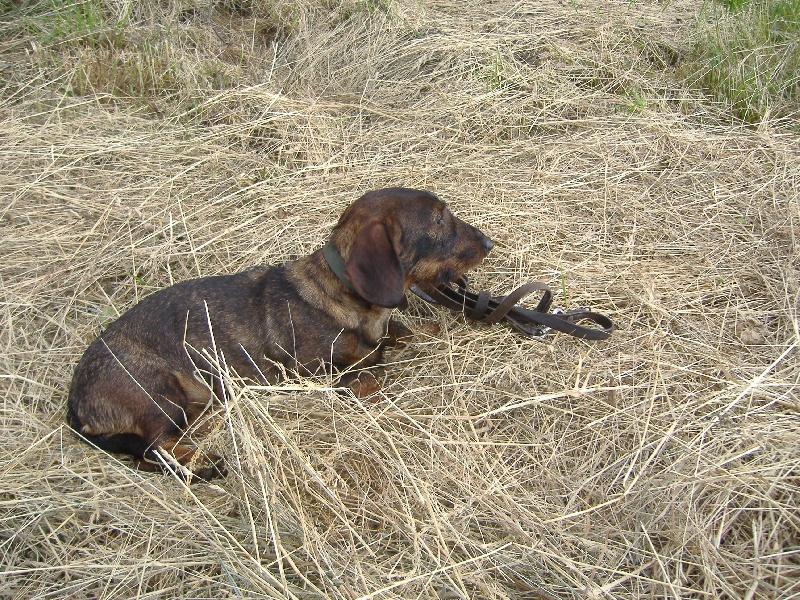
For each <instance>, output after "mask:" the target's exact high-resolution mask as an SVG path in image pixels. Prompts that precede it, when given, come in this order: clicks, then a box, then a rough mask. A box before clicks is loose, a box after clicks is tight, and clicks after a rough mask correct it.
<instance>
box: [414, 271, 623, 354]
mask: <svg viewBox="0 0 800 600" xmlns="http://www.w3.org/2000/svg"><path fill="white" fill-rule="evenodd" d="M454 283H455V284H456V285H455V286H453V284H446V285H442V286H439V287H438V288H436V289H431V290H422V289H420V288H419V287H418V286H416V285H412V286H411V287H410V289H411V291H412V292H414V293H415V294H416V295H417V296H419V297H420V298H422V299H423V300H425V301H426V302H430V303H431V304H440V305H442V306H445V307H447V308H450V309H452V310H455V311H458V312H463V313H464V314H465V315H466V316H467V317H468V318H470V319H473V320H476V321H483V322H485V323H487V324H490V325H491V324H494V323H499V322H500V321H506V322H507V323H508V324H509V325H510V326H511V327H513V328H514V329H516V330H517V331H519V332H520V333H522V334H523V335H524V336H526V337H530V338H534V339H543V338H544V337H545V336H546V335H547V333H548V332H549V331H551V330H555V331H560V332H562V333H568V334H569V335H572V336H575V337H579V338H583V339H585V340H604V339H606V338H607V337H608V336H610V335H611V332H612V331H614V323H613V321H612V320H611V319H609V318H608V317H607V316H605V315H602V314H600V313H596V312H593V311H591V310H589V309H588V308H579V309H577V310H570V311H564V310H561V309H557V308H556V309H554V310H553V312H548V311H549V310H550V304H551V303H552V301H553V292H552V291H551V290H550V288H549V287H548V286H547V285H546V284H544V283H541V282H538V281H534V282H531V283H526V284H525V285H522V286H520V287H518V288H517V289H515V290H514V291H513V292H511V293H510V294H508V295H507V296H492V295H491V294H490V293H489V292H487V291H481V292H477V293H475V292H473V291H471V290H470V289H469V284H468V282H467V279H466V277H461V278H460V279H458V280H457V281H455V282H454ZM537 291H538V292H542V298H541V300H539V304H538V305H537V306H536V308H535V309H533V310H530V309H527V308H522V307H521V306H518V305H517V302H519V300H521V299H522V298H524V297H525V296H527V295H529V294H531V293H533V292H537ZM578 321H589V322H592V323H594V324H595V325H598V326H599V328H596V327H587V326H586V325H579V324H578Z"/></svg>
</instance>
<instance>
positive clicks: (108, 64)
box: [0, 0, 800, 600]
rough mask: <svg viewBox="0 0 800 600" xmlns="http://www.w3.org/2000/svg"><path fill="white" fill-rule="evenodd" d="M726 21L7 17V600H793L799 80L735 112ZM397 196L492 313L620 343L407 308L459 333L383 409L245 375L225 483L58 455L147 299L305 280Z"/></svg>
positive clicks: (132, 14)
mask: <svg viewBox="0 0 800 600" xmlns="http://www.w3.org/2000/svg"><path fill="white" fill-rule="evenodd" d="M785 4H787V5H788V6H789V8H790V9H791V8H792V7H793V6H794V5H795V4H794V3H792V2H787V3H785ZM712 8H713V10H712ZM722 8H724V7H718V6H715V7H712V6H711V5H708V4H702V5H701V4H700V3H696V2H691V1H689V0H677V1H673V2H669V3H660V2H651V1H642V2H602V3H598V2H590V1H588V0H571V1H569V2H560V1H557V0H543V1H542V2H535V3H534V2H515V1H512V0H496V1H490V2H455V1H453V0H343V1H339V0H301V1H299V2H289V1H288V0H274V1H268V0H250V1H248V0H239V1H236V0H227V1H221V2H201V1H199V0H197V1H196V2H193V1H192V0H162V1H160V2H156V1H155V0H144V1H142V2H130V1H127V0H85V1H79V2H71V1H55V0H54V1H49V2H30V1H28V2H25V1H22V2H1V3H0V15H1V17H0V167H1V168H0V256H2V262H1V263H0V392H1V393H2V407H1V408H2V411H1V412H0V423H1V424H2V427H3V431H4V437H3V440H4V443H3V444H2V449H0V507H1V508H0V572H2V576H0V597H3V598H120V597H141V598H207V597H214V598H345V599H353V598H376V599H380V598H429V599H456V598H481V599H533V600H551V599H561V598H567V599H572V598H574V599H579V598H580V599H584V598H586V599H611V598H614V599H616V598H621V599H628V598H630V599H632V598H704V599H709V600H710V599H716V598H723V599H724V598H731V599H742V600H751V599H764V600H767V599H770V600H776V599H783V600H788V599H790V598H797V597H800V512H799V511H798V500H799V499H800V400H798V382H799V379H800V368H798V366H799V365H798V362H799V356H798V354H799V353H798V341H799V340H800V334H799V333H798V299H799V296H798V295H799V294H800V249H799V247H798V243H800V241H799V240H798V235H800V222H799V219H800V200H799V199H800V144H798V130H797V126H796V122H797V117H798V112H797V89H798V88H797V79H796V70H792V69H789V70H784V71H779V70H774V73H775V74H774V76H773V78H772V80H771V81H773V82H775V83H776V84H778V85H776V86H775V87H774V89H767V88H766V87H764V86H760V84H756V89H757V90H761V91H762V92H763V93H758V94H756V96H749V98H751V100H744V102H749V104H747V105H746V106H749V107H750V109H749V112H748V111H744V112H743V111H742V106H743V105H742V104H741V102H740V100H741V98H740V97H739V96H736V95H735V94H734V93H733V92H731V91H730V90H728V91H726V89H727V88H724V87H720V86H719V85H717V83H716V82H719V81H722V79H725V77H726V76H724V75H719V73H718V72H717V71H714V72H713V73H712V70H711V67H708V68H705V67H703V65H704V64H709V65H710V64H712V63H704V62H703V61H707V60H709V59H708V57H709V56H717V57H724V56H729V55H730V54H731V52H732V51H731V52H728V51H726V50H724V49H721V48H723V46H722V45H721V44H718V45H716V46H714V47H713V48H712V47H711V44H710V43H709V41H708V40H709V38H708V37H706V36H707V33H708V32H709V31H716V32H722V31H735V29H736V28H735V27H733V26H732V24H733V23H735V21H732V19H735V18H737V17H736V14H738V13H736V10H740V11H746V10H748V9H747V6H745V7H744V8H741V7H739V6H738V5H737V6H735V7H731V8H730V9H725V10H728V11H729V12H727V13H718V12H717V11H718V10H720V9H722ZM733 9H736V10H733ZM787 10H788V9H787ZM795 14H796V13H795ZM781 23H784V24H785V23H791V20H786V19H784V21H781ZM729 25H730V27H729ZM776 27H778V28H779V29H778V33H779V34H780V35H781V36H783V37H781V38H780V39H779V40H778V41H775V39H778V38H775V39H773V42H775V44H774V46H773V48H774V49H777V50H778V51H780V52H787V53H785V54H780V56H782V57H784V58H780V57H779V58H777V59H776V60H777V62H776V63H775V64H777V65H783V66H786V64H787V63H790V61H791V60H793V59H792V57H793V56H796V54H792V52H795V53H796V51H797V36H796V33H797V31H796V29H791V27H788V26H784V25H780V26H776ZM780 27H784V29H780ZM787 27H788V29H787ZM787 32H788V33H787ZM776 35H778V34H776ZM715 39H716V40H720V39H721V37H719V36H717V37H716V38H715ZM781 40H783V41H781ZM792 44H794V46H792ZM726 47H727V46H726ZM726 52H728V54H725V53H726ZM746 54H747V56H753V55H754V53H752V52H749V53H746ZM773 56H775V55H773ZM765 60H766V59H765ZM712 62H713V61H712ZM714 64H715V65H717V66H719V65H720V64H721V62H720V61H717V62H716V63H714ZM741 64H743V63H741V62H737V63H736V65H741ZM759 64H766V62H765V61H761V62H759ZM735 70H736V69H734V71H735ZM704 74H705V75H709V77H710V79H706V78H704V77H703V75H704ZM793 78H794V79H793ZM792 85H794V87H792ZM759 86H760V87H759ZM734 87H736V86H734ZM736 89H738V88H736ZM392 185H404V186H408V187H419V188H425V189H429V190H432V191H435V192H436V193H437V194H439V195H440V196H441V197H442V198H443V199H444V200H446V201H447V202H448V203H449V204H450V206H451V208H452V210H453V212H454V213H455V214H456V215H457V216H459V217H461V218H463V219H465V220H467V221H469V222H471V223H473V224H474V225H476V226H478V227H480V228H481V229H482V230H483V231H485V232H486V233H487V234H489V235H490V236H491V237H492V238H493V239H494V240H495V241H496V243H497V245H496V247H495V249H494V250H493V251H492V253H491V254H490V256H489V258H488V259H487V261H486V262H485V263H484V264H483V266H482V267H480V268H479V269H478V270H476V271H475V273H474V274H473V275H472V277H471V280H472V281H473V282H474V283H475V284H476V285H477V286H478V287H483V288H489V289H491V290H493V291H495V292H496V293H498V294H499V293H502V292H505V291H507V290H510V289H512V288H514V287H516V286H518V285H520V284H522V283H524V282H527V281H533V280H542V281H546V282H548V283H549V284H550V285H551V287H552V288H553V289H554V290H558V294H557V296H558V297H557V300H556V303H557V304H559V305H561V306H564V307H566V308H573V307H578V306H582V305H591V306H592V307H593V308H594V309H595V310H598V311H600V312H603V313H606V314H609V315H611V316H612V317H613V318H614V320H615V322H616V323H617V326H618V329H617V331H616V332H615V333H614V334H613V336H612V337H611V338H610V339H609V340H607V341H603V342H585V341H581V340H577V339H574V338H570V337H568V336H564V335H553V336H552V337H550V338H549V339H548V340H547V341H546V342H537V341H533V340H527V339H524V338H522V337H520V336H518V335H516V334H515V333H513V332H512V331H511V330H509V329H507V328H505V327H504V326H501V325H498V326H492V327H488V326H483V325H476V324H474V323H471V322H469V321H466V320H465V319H464V318H463V317H461V316H459V315H458V314H456V313H453V312H450V311H447V310H440V309H437V308H436V307H432V306H430V305H427V304H424V303H422V302H421V301H418V300H416V299H415V298H411V300H410V302H411V306H410V309H409V310H408V311H407V312H405V313H402V314H401V315H400V319H401V320H402V321H403V322H404V323H406V324H407V325H409V326H410V327H411V328H412V329H413V328H414V327H418V326H419V325H421V324H424V323H429V322H436V323H439V324H440V326H441V333H440V334H438V335H436V336H433V337H431V336H424V335H423V336H419V337H417V338H416V339H415V341H414V342H413V343H412V344H411V345H409V346H408V347H406V348H404V349H402V350H400V351H397V352H394V353H392V354H391V355H390V356H389V360H388V364H387V365H386V368H385V370H384V371H383V372H382V374H379V377H382V378H383V377H385V381H384V389H383V391H382V393H381V394H380V396H379V397H378V398H376V399H374V400H371V401H359V400H357V399H355V398H353V397H352V396H347V395H343V394H339V393H336V392H335V391H333V390H332V389H331V382H329V381H325V380H322V379H291V380H289V381H287V382H286V384H285V385H281V386H276V387H274V388H263V387H261V388H253V387H247V386H245V385H243V384H242V383H241V382H239V381H236V380H233V379H230V378H229V380H228V381H227V390H228V392H229V401H228V403H227V405H225V406H224V407H220V408H218V409H217V412H218V414H219V416H220V417H221V418H219V419H218V421H217V422H218V423H219V426H218V427H217V428H216V429H215V430H214V431H213V433H212V435H211V436H209V437H208V438H203V439H198V440H197V442H198V443H199V444H201V445H202V446H203V447H204V448H211V449H213V450H214V451H216V452H218V453H220V454H222V455H223V456H224V457H225V458H226V461H227V465H228V468H229V474H228V476H227V477H226V478H225V479H221V480H218V481H217V482H215V483H214V484H210V485H204V484H193V485H191V486H188V487H187V486H186V485H185V484H184V483H182V481H181V480H180V479H178V478H177V477H173V476H171V475H169V474H164V475H159V474H156V475H154V474H146V473H140V472H137V471H134V470H132V468H131V462H130V461H129V459H128V458H126V457H123V456H110V455H106V454H103V453H101V452H100V451H98V450H96V449H93V448H91V447H89V446H88V445H86V444H83V443H81V442H80V441H78V440H77V439H76V438H75V437H74V435H72V433H71V432H70V431H69V430H68V429H67V428H66V426H65V424H64V407H65V403H66V397H67V390H68V386H69V382H70V377H71V374H72V370H73V368H74V365H75V363H76V362H77V360H78V358H79V357H80V355H81V354H82V352H83V351H84V349H85V348H86V346H87V344H88V343H89V342H90V341H91V340H92V339H93V338H94V336H96V335H97V334H98V333H99V332H100V331H101V330H102V328H103V327H104V326H105V325H107V324H108V323H109V322H110V321H111V320H113V319H114V318H115V317H116V316H118V315H119V314H121V313H122V312H124V311H125V310H126V309H127V308H129V307H130V306H132V305H133V304H134V303H135V302H136V301H137V300H138V299H140V298H142V297H144V296H146V295H148V294H150V293H152V292H154V291H155V290H158V289H161V288H163V287H165V286H167V285H169V284H171V283H173V282H177V281H181V280H184V279H188V278H191V277H196V276H200V275H211V274H220V273H228V272H232V271H236V270H240V269H244V268H246V267H248V266H250V265H254V264H260V263H279V262H282V261H285V260H289V259H292V258H294V257H297V256H301V255H303V254H306V253H309V252H311V251H313V250H315V249H317V248H319V247H320V246H321V245H322V244H323V243H324V241H325V239H326V236H327V234H328V232H329V231H330V228H331V227H332V226H333V225H334V224H335V222H336V219H337V218H338V215H339V214H340V213H341V211H342V210H343V209H344V207H345V206H347V205H348V204H349V203H350V202H352V201H353V200H354V199H355V198H357V197H358V196H360V195H361V194H362V193H363V192H365V191H367V190H370V189H374V188H379V187H386V186H392Z"/></svg>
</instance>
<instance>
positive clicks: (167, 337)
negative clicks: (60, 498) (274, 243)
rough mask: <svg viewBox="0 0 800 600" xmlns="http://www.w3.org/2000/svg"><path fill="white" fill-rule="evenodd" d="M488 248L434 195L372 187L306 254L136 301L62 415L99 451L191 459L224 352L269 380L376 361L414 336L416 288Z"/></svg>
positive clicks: (244, 372)
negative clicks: (186, 436)
mask: <svg viewBox="0 0 800 600" xmlns="http://www.w3.org/2000/svg"><path fill="white" fill-rule="evenodd" d="M493 245H494V244H493V242H492V241H491V240H490V239H489V238H488V237H486V236H485V235H483V234H482V233H481V232H480V231H478V230H477V229H475V228H474V227H472V226H470V225H467V224H466V223H464V222H463V221H461V220H459V219H457V218H456V217H454V216H453V215H452V214H451V213H450V212H449V211H448V210H447V208H446V206H445V204H444V202H442V201H441V200H439V199H438V198H437V197H436V196H434V195H433V194H431V193H429V192H424V191H420V190H410V189H404V188H390V189H384V190H378V191H374V192H370V193H368V194H365V195H364V196H362V197H361V198H360V199H358V200H357V201H356V202H354V203H353V204H352V205H351V206H350V207H349V208H348V209H347V210H346V211H345V212H344V214H343V215H342V217H341V219H340V220H339V223H338V224H337V225H336V227H335V228H334V230H333V233H332V235H331V238H330V240H329V242H328V244H327V245H326V247H325V248H324V249H322V250H318V251H316V252H314V253H313V254H311V255H310V256H306V257H304V258H301V259H299V260H296V261H294V262H290V263H288V264H286V265H284V266H280V267H270V266H266V267H257V268H254V269H251V270H249V271H244V272H242V273H236V274H234V275H223V276H218V277H205V278H202V279H193V280H190V281H184V282H183V283H178V284H176V285H173V286H172V287H169V288H167V289H164V290H161V291H159V292H157V293H155V294H153V295H151V296H149V297H148V298H145V299H144V300H142V301H141V302H140V303H139V304H137V305H136V306H134V307H133V308H131V309H130V310H129V311H128V312H126V313H125V314H124V315H122V316H121V317H120V318H119V319H118V320H117V321H115V322H114V323H112V324H111V325H110V326H109V327H108V329H106V331H104V332H103V333H102V334H101V335H100V337H98V338H97V339H96V340H94V342H92V344H91V345H90V346H89V348H88V349H87V350H86V352H85V353H84V355H83V357H82V358H81V360H80V362H79V363H78V365H77V367H76V369H75V374H74V376H73V379H72V385H71V387H70V392H69V400H68V403H67V406H68V408H67V422H68V423H69V425H70V427H72V428H73V429H74V430H75V431H77V432H78V433H80V434H81V436H83V438H85V439H86V440H88V441H89V442H92V443H93V444H95V445H97V446H99V447H100V448H102V449H104V450H108V451H110V452H124V453H128V454H132V455H134V456H136V457H138V460H137V466H138V467H139V468H141V469H143V470H154V469H156V468H159V467H158V465H159V463H158V460H157V458H156V456H155V453H156V451H162V457H164V456H165V455H164V454H163V452H166V453H168V454H169V455H171V457H172V458H174V459H176V460H177V462H178V463H180V464H187V463H188V462H189V461H190V460H192V458H193V455H194V454H195V452H196V451H195V450H194V449H193V448H191V447H190V446H188V445H186V444H185V443H184V442H183V440H182V430H184V429H185V428H186V427H188V426H189V425H191V424H192V423H193V422H194V421H195V420H196V419H197V417H198V416H199V415H200V414H201V413H202V412H203V411H204V410H205V409H206V408H207V407H208V405H209V402H210V401H211V400H213V399H214V397H215V396H217V397H219V396H220V394H221V391H220V389H219V380H218V378H217V377H215V376H214V373H215V366H216V365H218V364H219V362H220V361H221V360H222V359H224V362H225V364H227V365H228V367H229V368H232V369H233V370H235V372H236V373H237V374H238V375H239V376H241V377H245V378H248V379H251V380H254V381H257V382H260V383H270V382H272V383H274V382H275V381H276V380H278V379H279V378H280V375H281V374H282V373H284V372H285V371H294V372H297V373H300V374H305V375H309V374H316V373H321V372H322V371H323V370H326V371H328V372H333V373H336V372H340V371H346V370H348V369H350V368H351V367H353V366H354V365H357V368H359V369H360V368H366V367H370V366H373V365H375V364H376V363H378V362H379V361H380V360H381V357H382V353H383V348H384V346H385V345H386V344H387V342H389V343H391V342H393V341H396V339H397V338H398V337H404V336H406V335H408V334H410V332H409V331H408V330H407V329H406V328H405V327H403V326H402V325H400V324H399V323H395V322H394V321H392V322H391V323H390V318H389V317H390V313H391V310H392V308H393V307H397V306H399V305H401V304H403V303H404V302H405V292H406V290H407V289H408V286H409V285H411V284H412V283H416V284H418V285H420V286H421V287H423V288H424V287H427V286H437V285H439V284H442V283H447V282H451V281H453V280H455V279H456V278H458V277H459V276H460V275H462V274H463V273H464V272H465V271H468V270H469V269H471V268H473V267H475V266H477V265H478V264H479V263H480V262H481V261H482V260H483V259H484V257H485V256H486V254H487V253H488V252H489V250H491V248H492V246H493ZM341 381H342V383H343V384H344V385H350V386H351V387H352V388H353V390H354V391H355V392H356V393H357V394H359V395H361V396H365V395H369V394H370V393H374V392H375V391H377V382H375V380H374V378H373V379H372V380H371V383H364V381H363V380H361V379H359V377H358V373H354V372H348V373H346V374H345V375H344V376H343V377H342V380H341ZM367 381H368V380H367ZM166 458H167V459H169V458H170V457H169V456H166ZM209 458H210V460H211V461H212V464H211V466H207V467H203V468H198V470H197V471H196V475H197V476H198V477H201V478H203V479H209V478H211V477H213V476H215V475H218V474H220V471H219V467H218V466H217V465H216V464H214V463H215V462H216V461H217V459H218V457H215V456H212V457H209Z"/></svg>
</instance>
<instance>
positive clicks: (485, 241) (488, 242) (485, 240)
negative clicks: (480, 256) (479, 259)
mask: <svg viewBox="0 0 800 600" xmlns="http://www.w3.org/2000/svg"><path fill="white" fill-rule="evenodd" d="M483 248H484V249H485V250H486V252H489V250H491V249H492V248H494V242H493V241H492V240H490V239H489V238H488V237H486V236H483Z"/></svg>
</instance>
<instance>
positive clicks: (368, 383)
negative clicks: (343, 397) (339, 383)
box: [347, 371, 381, 400]
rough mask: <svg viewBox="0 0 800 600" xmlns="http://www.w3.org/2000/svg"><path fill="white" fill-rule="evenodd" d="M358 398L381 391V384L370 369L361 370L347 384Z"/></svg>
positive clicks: (370, 395) (368, 396)
mask: <svg viewBox="0 0 800 600" xmlns="http://www.w3.org/2000/svg"><path fill="white" fill-rule="evenodd" d="M347 387H349V388H350V389H351V390H352V391H353V393H354V394H355V395H356V398H361V399H362V400H363V399H365V398H370V397H372V396H374V395H375V394H377V393H378V392H380V391H381V384H380V383H378V380H377V379H375V376H374V375H373V374H372V373H370V372H369V371H361V372H360V373H359V374H358V375H357V376H356V377H355V378H354V379H353V380H352V381H351V382H350V383H348V384H347Z"/></svg>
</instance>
